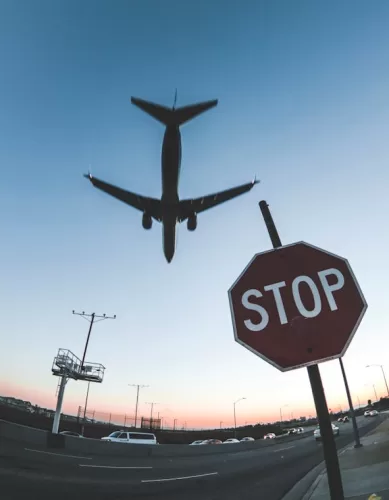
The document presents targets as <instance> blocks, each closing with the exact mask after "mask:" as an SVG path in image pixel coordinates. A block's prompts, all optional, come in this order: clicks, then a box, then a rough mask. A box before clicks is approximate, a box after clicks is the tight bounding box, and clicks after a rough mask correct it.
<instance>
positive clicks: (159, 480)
mask: <svg viewBox="0 0 389 500" xmlns="http://www.w3.org/2000/svg"><path fill="white" fill-rule="evenodd" d="M218 474H219V473H218V472H208V474H197V475H196V476H182V477H168V478H162V479H142V480H141V483H162V482H164V481H180V480H181V479H194V478H197V477H206V476H217V475H218Z"/></svg>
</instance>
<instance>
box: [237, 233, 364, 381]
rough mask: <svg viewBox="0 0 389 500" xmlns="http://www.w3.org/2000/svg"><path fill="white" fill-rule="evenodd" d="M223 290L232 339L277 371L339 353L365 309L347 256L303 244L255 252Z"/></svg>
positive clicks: (338, 355)
mask: <svg viewBox="0 0 389 500" xmlns="http://www.w3.org/2000/svg"><path fill="white" fill-rule="evenodd" d="M228 294H229V299H230V307H231V315H232V322H233V327H234V335H235V340H236V341H237V342H239V343H240V344H242V345H243V346H245V347H246V348H247V349H249V350H251V351H252V352H254V353H255V354H257V355H258V356H260V357H261V358H263V359H264V360H265V361H267V362H268V363H271V364H272V365H274V366H275V367H276V368H278V369H279V370H281V371H287V370H293V369H295V368H299V367H302V366H309V365H313V364H316V363H319V362H322V361H327V360H330V359H334V358H339V357H341V356H343V354H344V353H345V352H346V350H347V347H348V345H349V344H350V342H351V340H352V338H353V336H354V334H355V332H356V330H357V328H358V325H359V323H360V322H361V320H362V317H363V315H364V314H365V311H366V309H367V303H366V300H365V298H364V296H363V294H362V291H361V289H360V288H359V285H358V283H357V280H356V278H355V276H354V274H353V272H352V269H351V267H350V265H349V263H348V261H347V259H344V258H343V257H339V256H338V255H334V254H332V253H330V252H327V251H326V250H322V249H320V248H317V247H315V246H313V245H310V244H309V243H305V242H299V243H294V244H292V245H287V246H284V247H280V248H277V249H274V250H270V251H268V252H263V253H259V254H256V255H255V256H254V257H253V259H252V260H251V262H250V263H249V264H248V266H247V267H246V269H245V270H244V271H243V272H242V274H241V275H240V276H239V278H238V279H237V280H236V281H235V283H234V284H233V285H232V287H231V288H230V290H229V291H228Z"/></svg>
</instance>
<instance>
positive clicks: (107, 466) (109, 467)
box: [78, 464, 152, 469]
mask: <svg viewBox="0 0 389 500" xmlns="http://www.w3.org/2000/svg"><path fill="white" fill-rule="evenodd" d="M78 465H79V466H80V467H91V468H94V469H152V467H130V466H128V467H127V466H121V465H89V464H78Z"/></svg>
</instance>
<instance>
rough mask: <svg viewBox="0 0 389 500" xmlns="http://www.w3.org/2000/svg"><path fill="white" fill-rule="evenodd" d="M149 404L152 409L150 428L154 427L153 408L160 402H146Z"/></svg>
mask: <svg viewBox="0 0 389 500" xmlns="http://www.w3.org/2000/svg"><path fill="white" fill-rule="evenodd" d="M146 404H147V405H151V411H150V429H152V428H153V408H154V405H157V404H159V403H154V401H153V402H152V403H146Z"/></svg>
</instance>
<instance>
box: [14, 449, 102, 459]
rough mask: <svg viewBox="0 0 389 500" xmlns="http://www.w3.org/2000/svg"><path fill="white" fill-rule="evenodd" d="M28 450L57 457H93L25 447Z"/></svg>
mask: <svg viewBox="0 0 389 500" xmlns="http://www.w3.org/2000/svg"><path fill="white" fill-rule="evenodd" d="M24 449H25V450H26V451H33V452H34V453H44V454H45V455H55V456H56V457H67V458H78V459H80V458H81V459H84V460H92V458H91V457H80V456H79V455H65V454H63V453H52V452H50V451H42V450H33V449H32V448H24Z"/></svg>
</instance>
